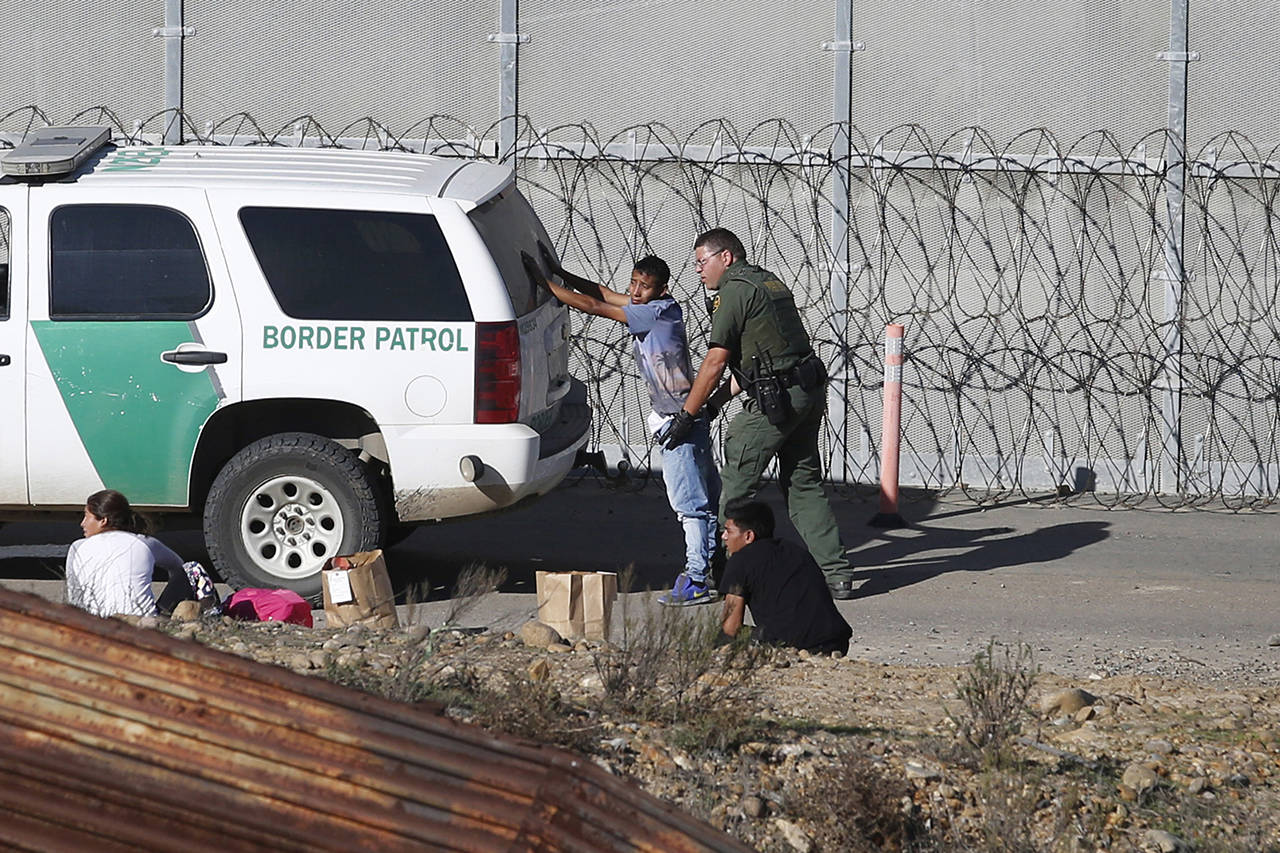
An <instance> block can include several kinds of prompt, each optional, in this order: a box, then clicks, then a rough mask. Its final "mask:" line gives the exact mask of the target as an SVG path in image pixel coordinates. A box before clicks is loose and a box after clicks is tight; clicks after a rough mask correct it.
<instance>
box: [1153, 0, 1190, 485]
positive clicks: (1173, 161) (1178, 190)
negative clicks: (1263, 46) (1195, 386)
mask: <svg viewBox="0 0 1280 853" xmlns="http://www.w3.org/2000/svg"><path fill="white" fill-rule="evenodd" d="M1189 5H1190V0H1170V3H1169V50H1168V51H1166V52H1162V53H1161V54H1160V55H1159V58H1160V59H1162V60H1164V61H1166V62H1168V63H1169V135H1168V138H1167V140H1166V142H1165V150H1164V185H1165V215H1166V217H1167V218H1166V222H1165V225H1166V231H1165V238H1164V247H1163V248H1164V268H1163V270H1162V271H1161V274H1160V278H1161V279H1163V282H1164V322H1163V323H1161V324H1160V328H1161V335H1160V339H1161V346H1162V348H1163V350H1164V363H1163V365H1162V368H1163V369H1162V371H1161V373H1162V377H1161V385H1162V386H1163V387H1162V388H1161V389H1160V390H1161V391H1162V392H1163V395H1162V398H1161V401H1160V440H1161V452H1160V475H1159V482H1158V484H1157V490H1158V491H1159V492H1161V493H1165V494H1172V493H1181V491H1182V487H1183V482H1184V478H1183V471H1182V468H1183V466H1182V302H1183V286H1184V285H1185V283H1186V281H1187V273H1186V266H1185V254H1184V252H1185V245H1184V240H1185V236H1186V235H1185V231H1186V222H1185V210H1184V207H1185V202H1186V179H1187V63H1188V62H1194V61H1195V60H1197V59H1199V58H1200V56H1199V54H1196V53H1192V52H1191V51H1190V50H1188V30H1189V24H1188V21H1189V18H1190V10H1189V9H1188V6H1189Z"/></svg>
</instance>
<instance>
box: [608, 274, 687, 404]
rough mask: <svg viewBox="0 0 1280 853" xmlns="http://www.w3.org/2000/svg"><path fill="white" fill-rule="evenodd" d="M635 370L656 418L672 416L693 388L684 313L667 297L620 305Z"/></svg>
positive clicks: (677, 303) (678, 305) (677, 304)
mask: <svg viewBox="0 0 1280 853" xmlns="http://www.w3.org/2000/svg"><path fill="white" fill-rule="evenodd" d="M622 313H623V314H625V315H626V317H627V329H628V330H629V331H630V332H631V342H632V346H633V349H634V351H635V356H636V367H638V368H639V369H640V375H641V376H642V377H644V384H645V385H646V386H647V387H648V388H649V402H650V405H652V406H653V410H654V411H655V412H657V413H658V414H660V415H674V414H675V413H676V412H678V411H680V409H681V408H683V407H684V400H685V397H688V396H689V389H690V388H692V387H693V378H692V377H693V371H692V370H690V369H689V343H688V339H687V338H686V337H685V331H684V311H682V310H681V308H680V303H679V302H676V301H675V300H674V299H672V298H671V297H669V296H668V297H664V298H662V299H655V300H653V301H652V302H647V303H645V304H644V305H631V304H627V305H623V306H622Z"/></svg>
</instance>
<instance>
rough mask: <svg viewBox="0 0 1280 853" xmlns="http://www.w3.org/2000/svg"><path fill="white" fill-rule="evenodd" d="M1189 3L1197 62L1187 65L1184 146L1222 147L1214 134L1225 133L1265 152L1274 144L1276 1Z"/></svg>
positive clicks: (1277, 141)
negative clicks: (1240, 137)
mask: <svg viewBox="0 0 1280 853" xmlns="http://www.w3.org/2000/svg"><path fill="white" fill-rule="evenodd" d="M1191 8H1192V14H1191V32H1190V48H1191V50H1193V51H1197V52H1198V53H1199V54H1200V61H1198V62H1192V63H1190V64H1189V68H1188V88H1187V115H1188V122H1187V143H1188V147H1189V148H1190V150H1191V151H1192V152H1197V151H1199V150H1200V149H1201V148H1202V147H1204V146H1206V145H1216V146H1217V147H1219V148H1222V147H1223V146H1224V145H1229V143H1226V142H1224V141H1221V140H1220V141H1217V142H1214V139H1215V138H1216V137H1219V136H1222V135H1223V134H1228V133H1230V134H1234V135H1239V136H1243V137H1244V138H1245V139H1246V140H1248V141H1251V143H1252V145H1253V146H1256V147H1257V148H1258V149H1259V151H1260V152H1261V153H1262V154H1263V155H1264V156H1270V155H1268V152H1270V151H1272V150H1274V149H1275V148H1277V147H1278V146H1280V126H1277V124H1276V121H1275V117H1276V104H1277V103H1280V75H1278V74H1277V73H1276V60H1275V45H1276V43H1277V42H1278V41H1280V5H1278V4H1276V3H1232V2H1227V1H1226V0H1195V2H1194V3H1193V4H1192V7H1191ZM1256 156H1257V155H1253V157H1256ZM1251 159H1252V158H1251Z"/></svg>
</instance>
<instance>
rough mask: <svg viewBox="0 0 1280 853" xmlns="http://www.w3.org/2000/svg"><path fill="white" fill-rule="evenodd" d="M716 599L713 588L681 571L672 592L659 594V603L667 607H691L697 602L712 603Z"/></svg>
mask: <svg viewBox="0 0 1280 853" xmlns="http://www.w3.org/2000/svg"><path fill="white" fill-rule="evenodd" d="M715 600H716V594H715V591H714V590H713V589H711V588H710V587H709V586H707V585H706V584H705V583H698V582H697V581H692V580H689V576H688V575H686V574H684V573H681V574H680V575H679V576H678V577H677V578H676V582H675V585H674V586H673V587H671V591H670V592H664V593H663V594H662V595H660V596H658V603H659V604H664V605H666V606H667V607H690V606H692V605H695V604H710V603H711V602H713V601H715Z"/></svg>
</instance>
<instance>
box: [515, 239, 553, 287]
mask: <svg viewBox="0 0 1280 853" xmlns="http://www.w3.org/2000/svg"><path fill="white" fill-rule="evenodd" d="M539 245H541V244H539ZM520 263H522V264H524V271H525V272H526V273H528V274H529V280H530V281H532V282H533V283H534V284H536V285H537V286H538V287H546V286H547V277H546V276H544V275H543V274H542V270H540V269H538V262H537V261H535V260H534V259H533V255H530V254H529V253H528V252H521V253H520Z"/></svg>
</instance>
